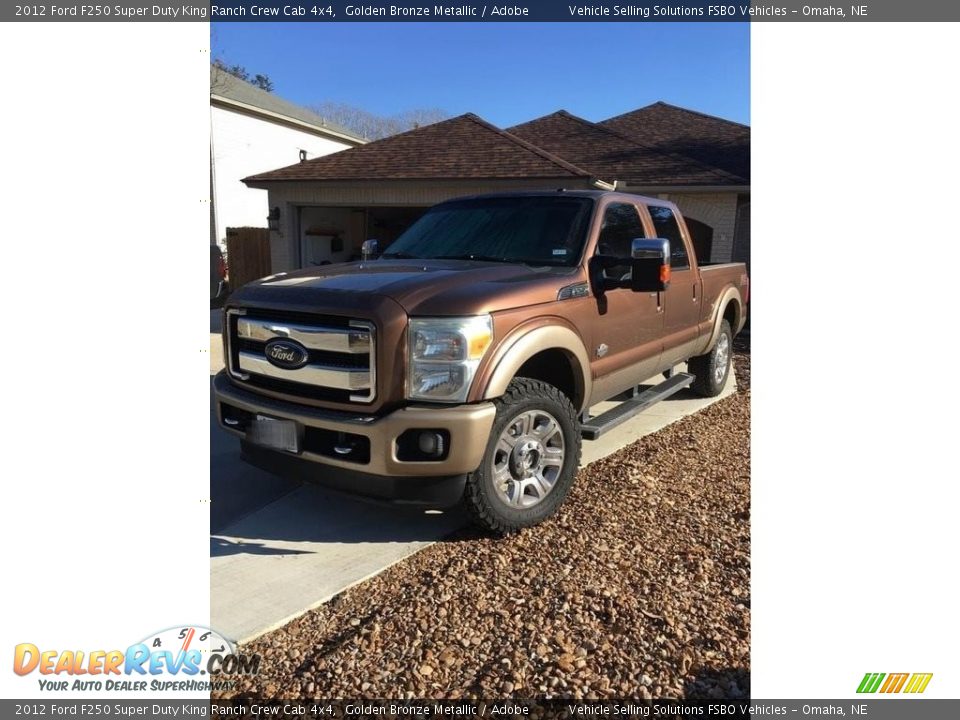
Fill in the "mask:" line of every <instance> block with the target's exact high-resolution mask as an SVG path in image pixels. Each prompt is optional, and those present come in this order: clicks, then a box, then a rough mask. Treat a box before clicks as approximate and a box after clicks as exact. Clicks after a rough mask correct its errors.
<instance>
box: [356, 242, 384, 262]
mask: <svg viewBox="0 0 960 720" xmlns="http://www.w3.org/2000/svg"><path fill="white" fill-rule="evenodd" d="M379 254H380V241H379V240H364V241H363V245H361V246H360V259H361V260H373V259H374V258H376V257H377V256H378V255H379Z"/></svg>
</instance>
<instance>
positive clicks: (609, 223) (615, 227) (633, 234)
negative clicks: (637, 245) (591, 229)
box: [598, 203, 647, 258]
mask: <svg viewBox="0 0 960 720" xmlns="http://www.w3.org/2000/svg"><path fill="white" fill-rule="evenodd" d="M646 236H647V234H646V233H645V232H644V231H643V224H642V223H641V222H640V214H639V213H638V212H637V209H636V208H635V207H634V206H633V205H629V204H627V203H611V204H610V205H608V206H607V209H606V210H604V212H603V225H602V226H601V227H600V239H599V243H598V250H599V252H600V254H601V255H615V256H617V257H624V258H628V257H630V243H631V242H632V241H633V239H634V238H642V237H646Z"/></svg>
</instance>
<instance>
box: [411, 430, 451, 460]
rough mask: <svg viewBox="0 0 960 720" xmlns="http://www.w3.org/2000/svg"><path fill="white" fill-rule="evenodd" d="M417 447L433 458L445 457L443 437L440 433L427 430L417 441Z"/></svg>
mask: <svg viewBox="0 0 960 720" xmlns="http://www.w3.org/2000/svg"><path fill="white" fill-rule="evenodd" d="M417 446H418V447H419V448H420V452H422V453H423V454H424V455H429V456H431V457H438V456H440V455H443V449H444V448H443V435H441V434H440V433H438V432H433V431H432V430H425V431H424V432H422V433H420V437H419V438H418V439H417Z"/></svg>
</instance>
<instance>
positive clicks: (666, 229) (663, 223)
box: [648, 205, 690, 270]
mask: <svg viewBox="0 0 960 720" xmlns="http://www.w3.org/2000/svg"><path fill="white" fill-rule="evenodd" d="M648 209H649V210H650V217H651V218H653V227H654V229H655V230H656V232H657V237H660V238H666V239H667V240H669V241H670V265H671V267H673V269H674V270H681V269H683V268H686V267H690V259H689V258H688V257H687V246H686V245H684V244H683V236H682V235H681V234H680V225H679V224H677V219H676V218H675V217H674V216H673V211H672V210H671V209H670V208H665V207H657V206H655V205H651V206H650V207H649V208H648Z"/></svg>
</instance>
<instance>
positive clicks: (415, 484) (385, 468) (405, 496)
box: [213, 371, 496, 505]
mask: <svg viewBox="0 0 960 720" xmlns="http://www.w3.org/2000/svg"><path fill="white" fill-rule="evenodd" d="M213 388H214V396H215V403H216V412H217V421H218V422H219V424H220V426H221V427H222V428H223V429H224V430H226V431H227V432H229V433H232V434H233V435H236V436H237V437H239V438H240V439H241V441H242V446H241V447H242V450H243V456H244V459H246V460H248V461H249V462H251V463H253V464H254V465H257V466H259V467H262V468H264V469H266V470H268V471H270V472H274V473H276V474H279V475H283V476H287V477H295V478H299V479H304V480H312V481H315V482H319V483H321V484H324V485H327V486H331V487H334V488H335V489H338V490H341V491H346V492H350V493H354V494H358V495H366V496H369V497H374V498H379V499H385V500H396V501H399V502H404V501H408V502H414V503H417V504H430V505H438V504H442V501H443V500H446V499H448V498H446V495H447V494H451V495H452V494H455V495H456V498H454V499H453V500H452V502H456V500H457V499H459V496H460V494H461V493H462V491H463V478H464V476H465V475H466V474H467V473H470V472H473V471H474V470H476V469H477V468H478V467H479V466H480V462H481V460H482V458H483V454H484V451H485V450H486V446H487V441H488V439H489V437H490V430H491V428H492V427H493V420H494V416H495V415H496V408H494V406H493V404H492V403H489V402H487V403H477V404H472V405H457V406H453V407H426V406H411V407H405V408H402V409H400V410H396V411H395V412H392V413H390V414H388V415H383V416H373V415H364V414H363V413H362V412H356V413H353V412H341V411H331V410H322V409H318V408H312V407H307V406H303V405H297V404H294V403H288V402H284V401H281V400H275V399H272V398H267V397H263V396H261V395H258V394H256V393H252V392H249V391H247V390H244V389H242V388H238V387H237V386H235V385H233V384H232V383H231V382H230V380H229V378H228V377H227V375H226V373H225V372H223V371H221V372H220V373H219V374H218V375H217V376H216V377H215V378H214V380H213ZM244 414H252V415H255V414H261V415H266V416H269V417H273V418H279V419H282V420H292V421H294V422H295V423H296V424H297V428H298V431H299V432H300V434H301V437H313V438H322V437H326V436H329V435H331V434H337V433H344V434H345V436H348V437H353V438H358V439H360V440H361V443H360V444H359V445H362V452H359V451H358V453H357V457H356V458H354V459H344V458H342V457H337V456H336V455H335V453H333V452H332V451H329V450H328V449H327V447H326V446H325V445H324V443H323V441H322V440H320V441H318V442H316V443H314V444H313V446H312V447H307V446H306V444H303V445H302V446H301V451H300V452H299V453H289V452H285V451H283V450H274V449H270V448H264V447H260V446H257V445H254V444H253V443H251V442H249V441H248V439H247V433H246V432H245V430H244V427H243V423H242V422H240V423H238V422H237V420H236V418H237V417H242V416H243V415H244ZM225 417H226V418H227V419H228V420H229V421H230V423H227V422H225V421H224V418H225ZM416 429H424V430H443V431H446V433H448V436H449V437H448V447H447V452H446V454H445V456H444V457H443V459H441V460H403V459H401V458H400V457H398V442H397V441H398V438H400V436H401V435H403V433H404V432H406V431H408V430H416ZM328 453H329V454H328ZM438 498H440V500H439V501H438Z"/></svg>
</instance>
